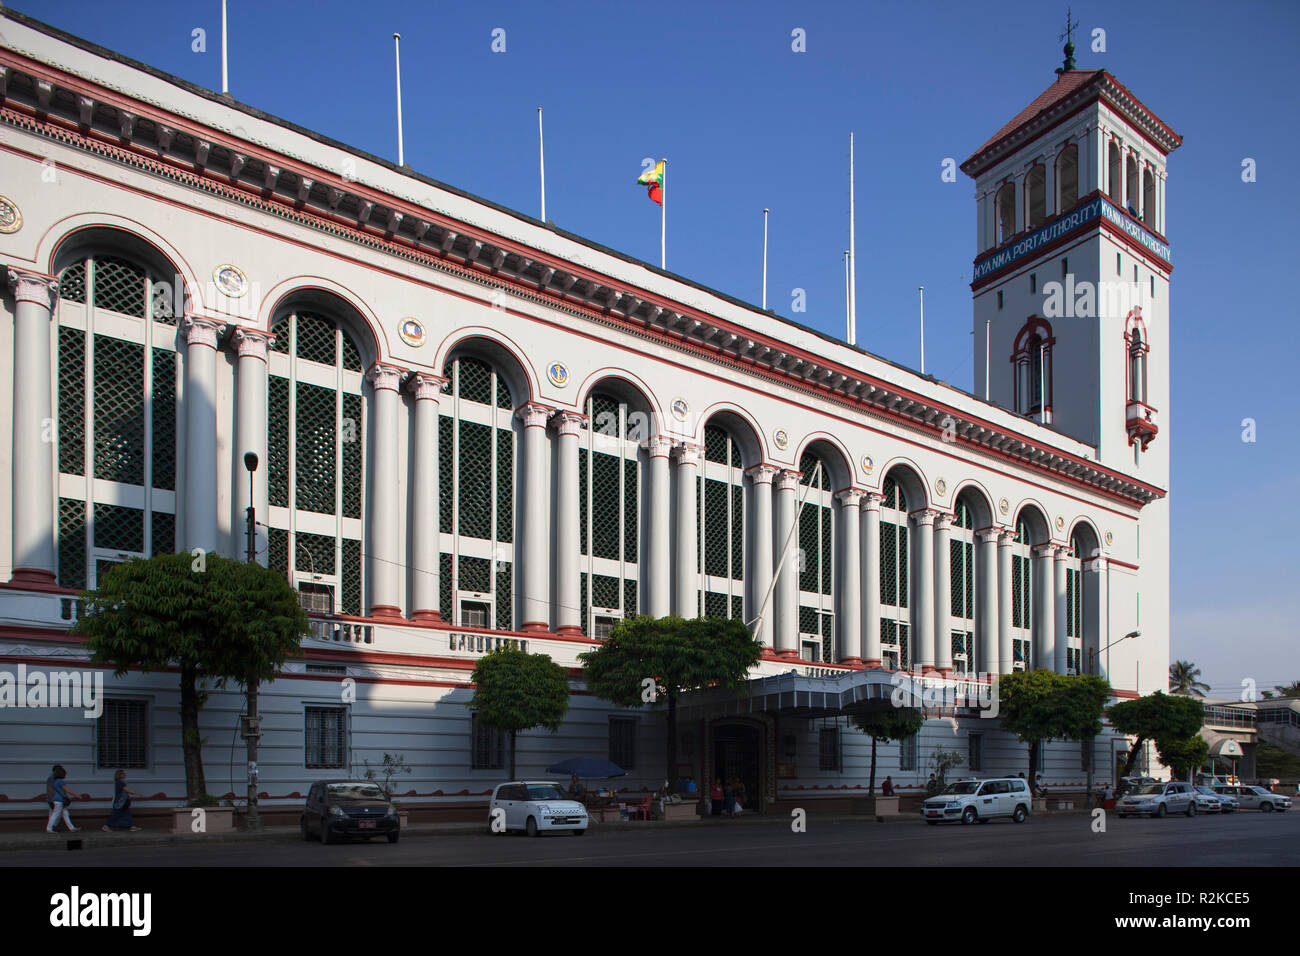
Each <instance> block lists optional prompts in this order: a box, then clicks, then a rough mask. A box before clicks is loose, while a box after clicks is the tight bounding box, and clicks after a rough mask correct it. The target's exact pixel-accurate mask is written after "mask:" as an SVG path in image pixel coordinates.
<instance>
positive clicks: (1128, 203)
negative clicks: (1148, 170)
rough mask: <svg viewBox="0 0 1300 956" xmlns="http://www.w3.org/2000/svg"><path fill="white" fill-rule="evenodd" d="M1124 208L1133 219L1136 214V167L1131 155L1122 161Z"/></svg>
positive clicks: (1135, 161)
mask: <svg viewBox="0 0 1300 956" xmlns="http://www.w3.org/2000/svg"><path fill="white" fill-rule="evenodd" d="M1124 207H1125V208H1126V209H1127V210H1128V212H1129V215H1130V216H1132V217H1133V218H1134V219H1136V218H1137V214H1138V209H1137V207H1138V165H1137V160H1136V159H1134V158H1133V154H1132V153H1129V155H1128V156H1127V157H1125V159H1124Z"/></svg>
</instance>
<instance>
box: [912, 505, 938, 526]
mask: <svg viewBox="0 0 1300 956" xmlns="http://www.w3.org/2000/svg"><path fill="white" fill-rule="evenodd" d="M941 514H942V512H940V511H935V510H934V509H933V508H921V509H920V510H919V511H913V512H912V517H913V518H915V519H916V523H917V524H919V525H922V526H930V527H933V526H934V522H935V519H936V518H938V517H939V516H940V515H941Z"/></svg>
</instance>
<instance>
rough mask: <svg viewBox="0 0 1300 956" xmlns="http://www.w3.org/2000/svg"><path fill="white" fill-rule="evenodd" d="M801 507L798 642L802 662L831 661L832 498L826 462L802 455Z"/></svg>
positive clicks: (833, 578) (800, 460) (807, 454)
mask: <svg viewBox="0 0 1300 956" xmlns="http://www.w3.org/2000/svg"><path fill="white" fill-rule="evenodd" d="M799 471H800V472H802V477H801V478H800V479H799V484H800V485H802V486H803V487H802V488H800V489H799V492H798V493H799V495H800V497H803V496H804V495H805V494H806V495H807V497H806V498H804V506H803V508H802V510H801V511H800V512H799V555H798V556H799V565H798V568H799V642H800V650H801V652H802V654H803V658H804V660H808V661H820V662H822V663H824V664H831V663H834V661H835V638H834V635H835V614H834V606H835V605H834V598H833V597H832V591H833V590H834V587H833V584H832V582H833V581H834V580H835V573H834V570H835V569H834V554H835V542H834V540H833V537H834V530H833V529H834V521H833V520H832V518H833V515H834V511H833V510H832V504H833V501H834V498H833V496H832V493H831V476H830V472H829V471H828V470H827V468H826V463H825V462H824V461H823V460H822V459H821V458H820V457H818V456H817V455H814V454H811V453H808V452H805V453H804V455H803V456H802V457H801V458H800V459H799Z"/></svg>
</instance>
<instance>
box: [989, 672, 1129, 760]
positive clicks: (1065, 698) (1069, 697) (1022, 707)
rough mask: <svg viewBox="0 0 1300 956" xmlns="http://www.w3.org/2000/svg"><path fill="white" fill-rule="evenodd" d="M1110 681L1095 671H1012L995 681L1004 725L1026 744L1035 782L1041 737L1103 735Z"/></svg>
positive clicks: (1065, 737)
mask: <svg viewBox="0 0 1300 956" xmlns="http://www.w3.org/2000/svg"><path fill="white" fill-rule="evenodd" d="M1110 693H1111V691H1110V684H1109V683H1107V681H1106V680H1105V678H1102V677H1097V676H1095V675H1093V674H1057V673H1054V672H1053V671H1049V670H1036V671H1015V672H1014V673H1011V674H1006V675H1003V676H1002V677H1000V678H999V679H998V695H999V704H998V707H999V713H1001V715H1002V727H1003V729H1004V730H1008V731H1010V732H1011V733H1013V734H1015V735H1016V736H1018V737H1019V738H1020V739H1021V741H1023V742H1024V743H1027V744H1028V745H1029V773H1028V776H1027V779H1029V780H1033V778H1034V770H1035V768H1036V767H1037V766H1038V754H1039V751H1040V750H1041V748H1042V744H1043V741H1044V740H1053V739H1057V738H1063V739H1068V740H1090V739H1092V738H1093V737H1095V736H1097V734H1099V733H1101V715H1102V712H1103V709H1104V708H1105V706H1106V700H1107V699H1108V698H1109V697H1110Z"/></svg>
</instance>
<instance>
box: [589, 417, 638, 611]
mask: <svg viewBox="0 0 1300 956" xmlns="http://www.w3.org/2000/svg"><path fill="white" fill-rule="evenodd" d="M584 410H585V411H586V414H587V416H588V426H587V430H586V431H585V432H584V434H583V436H582V445H581V447H580V448H579V452H578V519H579V530H578V545H579V550H580V551H581V553H582V554H583V555H584V556H585V557H586V560H585V561H584V562H583V566H584V568H585V569H586V572H587V577H586V578H584V580H586V581H588V582H589V584H584V586H583V594H582V609H581V614H582V618H583V620H582V627H583V632H584V633H588V634H590V633H592V631H591V622H590V621H589V620H587V618H588V616H589V613H590V612H589V611H588V608H608V609H610V610H611V611H619V612H621V614H620V616H623V617H628V616H631V615H632V614H635V613H636V589H637V578H636V574H637V568H636V561H637V555H638V553H639V534H640V483H641V467H640V462H639V459H638V446H637V444H635V443H634V442H632V441H631V440H630V439H629V438H628V436H629V435H631V434H633V432H634V430H635V426H634V424H633V423H632V422H631V418H632V413H630V412H629V409H628V407H627V405H626V404H624V403H623V402H621V401H620V400H619V399H618V398H617V397H615V396H613V395H611V394H608V393H605V392H601V391H594V392H592V393H591V395H589V396H588V398H587V403H586V406H585V409H584ZM601 572H605V573H601ZM588 587H590V589H591V590H590V592H588V590H587V588H588ZM629 596H630V598H629ZM596 613H600V616H602V617H607V616H609V615H607V614H604V613H601V612H596Z"/></svg>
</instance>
